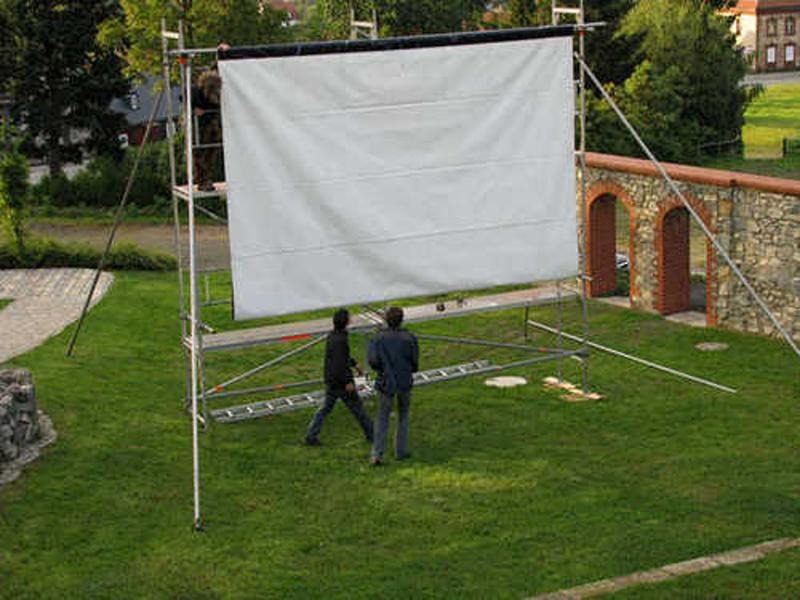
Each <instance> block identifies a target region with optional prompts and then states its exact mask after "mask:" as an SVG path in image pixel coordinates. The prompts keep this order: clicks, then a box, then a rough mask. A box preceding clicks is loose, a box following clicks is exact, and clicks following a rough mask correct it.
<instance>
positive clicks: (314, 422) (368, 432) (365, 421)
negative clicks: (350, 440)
mask: <svg viewBox="0 0 800 600" xmlns="http://www.w3.org/2000/svg"><path fill="white" fill-rule="evenodd" d="M339 399H341V400H342V402H344V405H345V406H346V407H347V408H348V409H349V410H350V412H351V413H352V414H353V416H354V417H355V418H356V421H358V424H359V425H361V430H362V431H363V432H364V437H365V438H367V441H368V442H371V441H372V419H370V418H369V415H368V414H367V411H366V410H364V403H363V402H361V398H359V396H358V392H356V391H353V392H347V391H346V390H344V389H331V388H326V389H325V402H323V403H322V406H320V407H319V410H318V411H317V412H316V414H315V415H314V418H313V419H311V423H310V424H309V425H308V431H307V432H306V438H307V439H314V438H316V437H318V436H319V432H320V430H321V429H322V423H323V422H324V421H325V417H327V416H328V414H330V412H331V411H332V410H333V407H334V406H336V401H337V400H339Z"/></svg>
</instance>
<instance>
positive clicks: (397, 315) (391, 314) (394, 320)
mask: <svg viewBox="0 0 800 600" xmlns="http://www.w3.org/2000/svg"><path fill="white" fill-rule="evenodd" d="M402 323H403V309H402V308H400V307H399V306H390V307H389V309H388V310H387V311H386V324H387V325H388V326H389V327H390V328H391V329H397V328H398V327H400V325H402Z"/></svg>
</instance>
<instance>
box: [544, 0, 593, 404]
mask: <svg viewBox="0 0 800 600" xmlns="http://www.w3.org/2000/svg"><path fill="white" fill-rule="evenodd" d="M552 14H553V25H558V24H559V21H560V19H561V17H562V16H568V17H572V18H574V19H575V24H576V26H577V27H576V31H577V33H578V54H579V55H580V56H581V57H584V56H585V55H586V31H587V26H586V21H585V18H584V15H585V12H584V0H580V2H579V4H578V6H574V5H573V6H559V5H558V2H557V0H553V3H552ZM578 71H579V74H578V102H579V108H578V134H579V137H578V139H579V141H578V164H579V167H580V180H581V183H580V185H581V196H580V198H581V200H580V206H579V207H578V221H579V232H578V263H579V270H580V272H579V275H578V277H579V280H580V288H581V294H580V302H581V321H582V339H581V345H582V347H583V349H584V350H585V351H586V356H585V357H584V358H582V360H581V379H582V382H581V384H582V389H583V393H584V394H588V393H589V300H588V297H589V276H588V272H587V265H586V236H587V231H588V223H587V214H586V193H587V186H586V85H585V83H586V81H585V76H584V73H583V69H579V70H578ZM560 322H561V316H560V315H559V323H560ZM559 329H561V325H560V324H559ZM560 378H561V373H560V368H559V379H560Z"/></svg>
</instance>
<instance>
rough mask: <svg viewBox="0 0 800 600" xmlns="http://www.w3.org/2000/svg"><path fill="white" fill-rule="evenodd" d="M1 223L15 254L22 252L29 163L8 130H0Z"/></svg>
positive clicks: (14, 133)
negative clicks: (15, 251) (15, 249)
mask: <svg viewBox="0 0 800 600" xmlns="http://www.w3.org/2000/svg"><path fill="white" fill-rule="evenodd" d="M0 137H2V148H0V223H2V225H3V229H5V230H6V235H7V237H8V238H9V239H10V240H11V241H12V243H13V244H14V245H15V246H16V247H17V253H18V254H20V255H22V254H23V253H24V251H25V225H24V218H23V217H24V215H23V211H24V209H25V201H26V200H27V199H28V192H29V183H28V171H29V167H28V160H27V159H26V158H25V156H24V155H23V154H22V153H21V152H20V142H21V140H20V139H19V137H17V135H16V132H15V131H13V130H12V129H11V128H10V127H3V128H2V130H0Z"/></svg>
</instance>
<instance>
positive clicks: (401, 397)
mask: <svg viewBox="0 0 800 600" xmlns="http://www.w3.org/2000/svg"><path fill="white" fill-rule="evenodd" d="M395 396H397V432H396V434H395V442H394V452H395V455H396V456H397V457H398V458H404V457H405V456H407V455H408V411H409V408H410V406H411V390H410V389H409V390H405V391H402V392H397V394H392V395H389V394H385V393H383V392H381V393H380V398H379V400H378V414H377V415H376V417H375V442H374V444H373V446H372V457H373V458H377V459H381V458H383V453H384V450H385V449H386V437H387V436H388V433H389V415H390V414H391V412H392V401H393V400H394V397H395Z"/></svg>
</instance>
